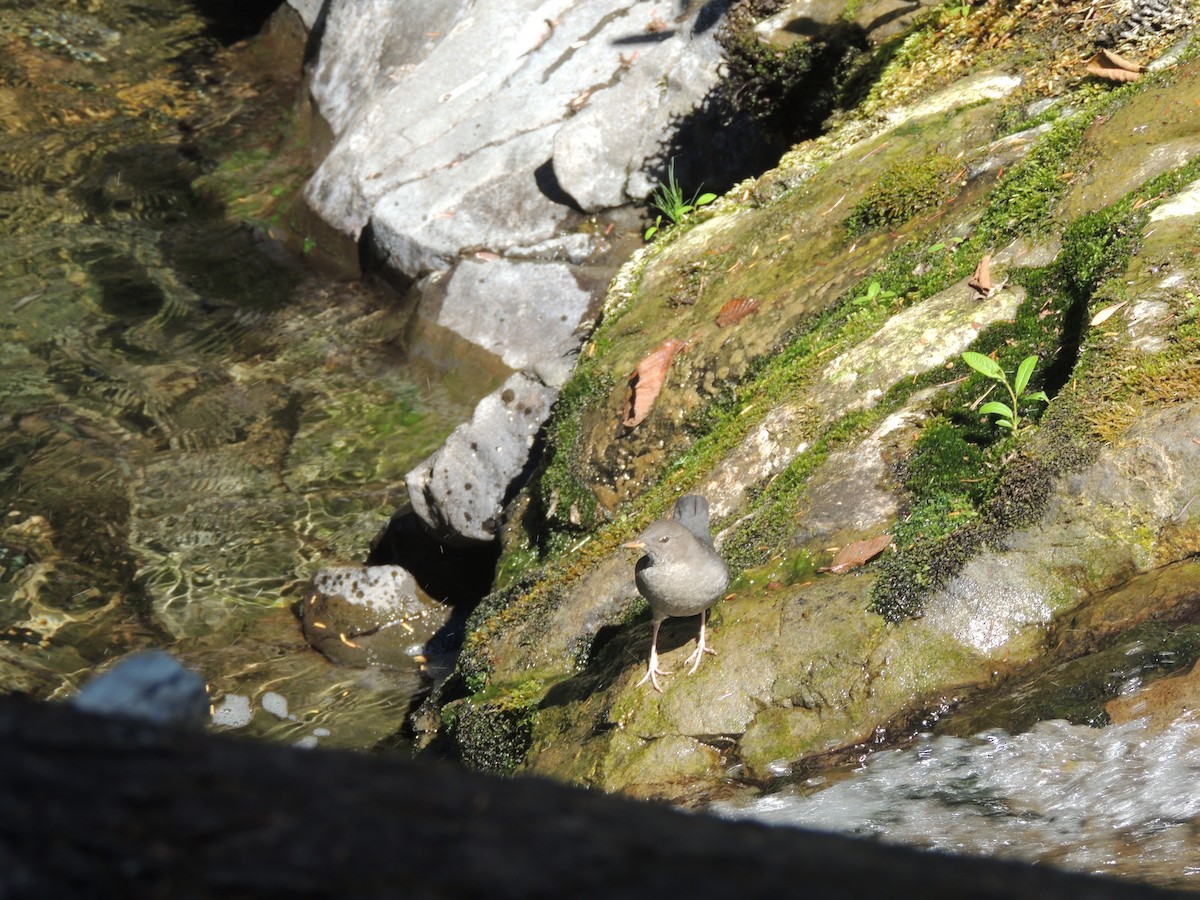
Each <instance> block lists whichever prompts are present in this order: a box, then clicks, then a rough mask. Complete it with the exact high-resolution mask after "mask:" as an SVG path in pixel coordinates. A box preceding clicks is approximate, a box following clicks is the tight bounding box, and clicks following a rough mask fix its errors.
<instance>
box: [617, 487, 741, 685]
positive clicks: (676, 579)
mask: <svg viewBox="0 0 1200 900" xmlns="http://www.w3.org/2000/svg"><path fill="white" fill-rule="evenodd" d="M625 546H626V547H630V548H633V549H636V550H644V551H645V554H646V555H645V556H643V557H642V558H641V559H639V560H638V561H637V568H636V569H635V571H634V580H635V581H636V582H637V588H638V592H639V593H640V594H641V595H642V596H643V597H645V598H646V600H647V601H648V602H649V604H650V611H651V613H652V614H653V616H654V636H653V637H652V638H651V639H650V665H649V667H648V668H647V669H646V676H645V677H644V678H643V679H642V680H641V681H639V682H638V684H639V685H643V684H645V683H646V682H647V681H649V682H650V683H651V684H652V685H653V686H654V689H655V690H656V691H658V692H659V693H660V694H661V693H662V687H661V686H659V683H658V676H659V675H670V674H671V673H670V672H668V671H665V670H663V669H660V668H659V667H658V629H659V626H661V625H662V623H663V619H665V618H667V617H668V616H694V615H696V614H697V613H699V614H700V637H699V640H698V642H697V644H696V650H695V652H693V653H692V655H691V656H689V657H688V658H687V660H686V661H685V662H684V665H687V664H688V663H692V668H691V671H692V672H695V671H696V669H698V668H700V660H701V658H702V657H703V656H704V654H705V653H716V651H715V650H711V649H709V648H708V647H706V646H705V645H704V621H705V617H706V615H707V613H708V608H709V607H710V606H712V605H713V603H715V602H716V601H717V599H719V598H720V597H721V596H722V595H723V594H724V593H725V589H726V588H727V587H729V568H728V567H727V566H726V565H725V560H723V559H721V557H720V556H719V555H718V554H717V548H716V547H714V546H713V542H712V536H711V535H710V534H709V530H708V501H707V500H705V499H704V498H703V497H701V496H699V495H698V494H688V495H686V496H684V497H680V498H679V500H678V501H676V503H675V513H674V517H673V518H672V519H662V520H660V521H658V522H655V523H654V524H652V525H651V526H650V527H649V528H647V529H646V530H645V531H643V532H642V534H641V536H640V537H639V538H638V539H637V540H636V541H630V542H629V543H628V544H626V545H625Z"/></svg>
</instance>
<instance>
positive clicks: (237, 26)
mask: <svg viewBox="0 0 1200 900" xmlns="http://www.w3.org/2000/svg"><path fill="white" fill-rule="evenodd" d="M191 6H192V7H194V8H195V9H196V11H197V12H199V13H200V15H202V16H203V17H204V18H205V19H206V20H208V27H207V29H206V30H207V31H208V33H209V34H210V35H212V36H213V37H214V38H216V39H217V40H218V41H220V42H221V43H222V44H233V43H235V42H237V41H241V40H245V39H246V38H250V37H254V35H256V34H258V32H259V30H260V29H261V28H262V27H263V24H264V23H265V22H266V21H267V19H269V18H270V17H271V14H272V13H274V12H275V10H276V9H278V8H279V0H191Z"/></svg>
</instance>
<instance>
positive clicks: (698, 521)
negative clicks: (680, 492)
mask: <svg viewBox="0 0 1200 900" xmlns="http://www.w3.org/2000/svg"><path fill="white" fill-rule="evenodd" d="M674 515H675V521H676V522H678V523H679V524H680V525H682V526H683V527H684V528H686V529H687V530H688V531H690V532H691V533H692V534H694V535H695V536H696V537H698V538H699V539H700V540H702V541H704V542H705V543H706V544H712V535H711V534H710V533H709V526H708V501H707V500H705V499H704V498H703V497H701V496H700V495H699V494H685V495H684V496H682V497H680V498H679V499H678V500H676V501H675V514H674Z"/></svg>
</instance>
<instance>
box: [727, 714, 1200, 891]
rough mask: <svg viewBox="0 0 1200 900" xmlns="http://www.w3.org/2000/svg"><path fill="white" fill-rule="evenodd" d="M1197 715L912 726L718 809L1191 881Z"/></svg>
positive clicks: (1198, 827)
mask: <svg viewBox="0 0 1200 900" xmlns="http://www.w3.org/2000/svg"><path fill="white" fill-rule="evenodd" d="M1198 775H1200V719H1198V718H1196V717H1195V716H1192V715H1189V716H1186V717H1181V718H1180V719H1178V720H1176V721H1175V722H1173V723H1171V724H1170V725H1169V726H1168V727H1167V728H1166V729H1165V730H1163V731H1161V732H1147V730H1146V728H1145V725H1144V723H1143V722H1141V721H1133V722H1127V723H1124V724H1121V725H1109V726H1106V727H1104V728H1093V727H1090V726H1087V725H1072V724H1070V723H1069V722H1065V721H1062V720H1054V721H1046V722H1041V723H1039V724H1037V725H1036V726H1034V727H1033V728H1032V729H1030V730H1029V731H1027V732H1023V733H1020V734H1009V733H1007V732H1005V731H1000V730H996V731H991V732H985V733H983V734H980V735H978V736H976V737H972V738H960V737H951V736H945V735H943V736H937V737H935V736H931V735H924V736H922V737H920V738H919V739H918V740H917V741H916V742H915V744H914V745H913V746H910V747H908V748H906V749H903V750H892V751H885V752H880V753H875V754H873V755H872V756H871V757H870V758H869V760H868V761H867V762H866V764H865V765H864V766H862V767H861V768H859V769H857V770H856V771H854V772H852V773H850V774H849V775H848V777H845V778H844V780H841V781H837V782H836V783H833V784H829V785H828V786H824V787H822V786H821V783H822V782H823V781H824V779H822V778H818V779H816V780H815V781H816V783H809V784H806V785H798V786H795V787H792V788H789V789H787V790H784V791H781V792H779V793H775V794H771V795H769V796H766V797H761V798H759V799H757V800H754V801H752V802H749V803H742V804H727V805H724V806H722V807H720V808H719V809H718V810H716V811H717V812H719V813H720V814H721V815H726V816H729V817H733V818H752V819H756V820H759V821H762V822H766V823H770V824H774V825H789V826H801V827H805V828H813V829H817V830H821V831H836V832H842V833H845V834H852V835H857V836H860V837H869V838H876V839H880V840H884V841H888V842H894V843H903V844H910V845H914V846H918V847H923V848H927V849H932V850H940V851H946V852H953V853H964V854H970V855H976V856H994V857H1001V858H1008V859H1018V860H1024V861H1027V862H1039V863H1048V864H1053V865H1056V866H1060V867H1063V868H1069V869H1075V870H1078V871H1083V872H1092V873H1096V874H1109V875H1122V876H1127V877H1131V878H1136V879H1139V880H1147V881H1153V882H1157V883H1158V884H1161V885H1166V886H1174V887H1191V888H1196V887H1200V793H1198V792H1197V791H1196V789H1195V788H1196V778H1197V776H1198Z"/></svg>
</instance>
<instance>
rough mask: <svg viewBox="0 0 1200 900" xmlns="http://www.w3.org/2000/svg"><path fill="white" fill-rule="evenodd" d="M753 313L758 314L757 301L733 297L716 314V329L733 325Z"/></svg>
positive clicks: (749, 298)
mask: <svg viewBox="0 0 1200 900" xmlns="http://www.w3.org/2000/svg"><path fill="white" fill-rule="evenodd" d="M754 312H758V301H757V300H755V299H753V298H752V297H734V298H733V299H732V300H730V301H729V302H728V303H726V304H725V305H724V306H722V307H721V311H720V312H718V313H717V327H718V328H725V327H727V326H729V325H735V324H737V323H738V322H740V321H742V319H744V318H746V316H748V315H750V314H751V313H754Z"/></svg>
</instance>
